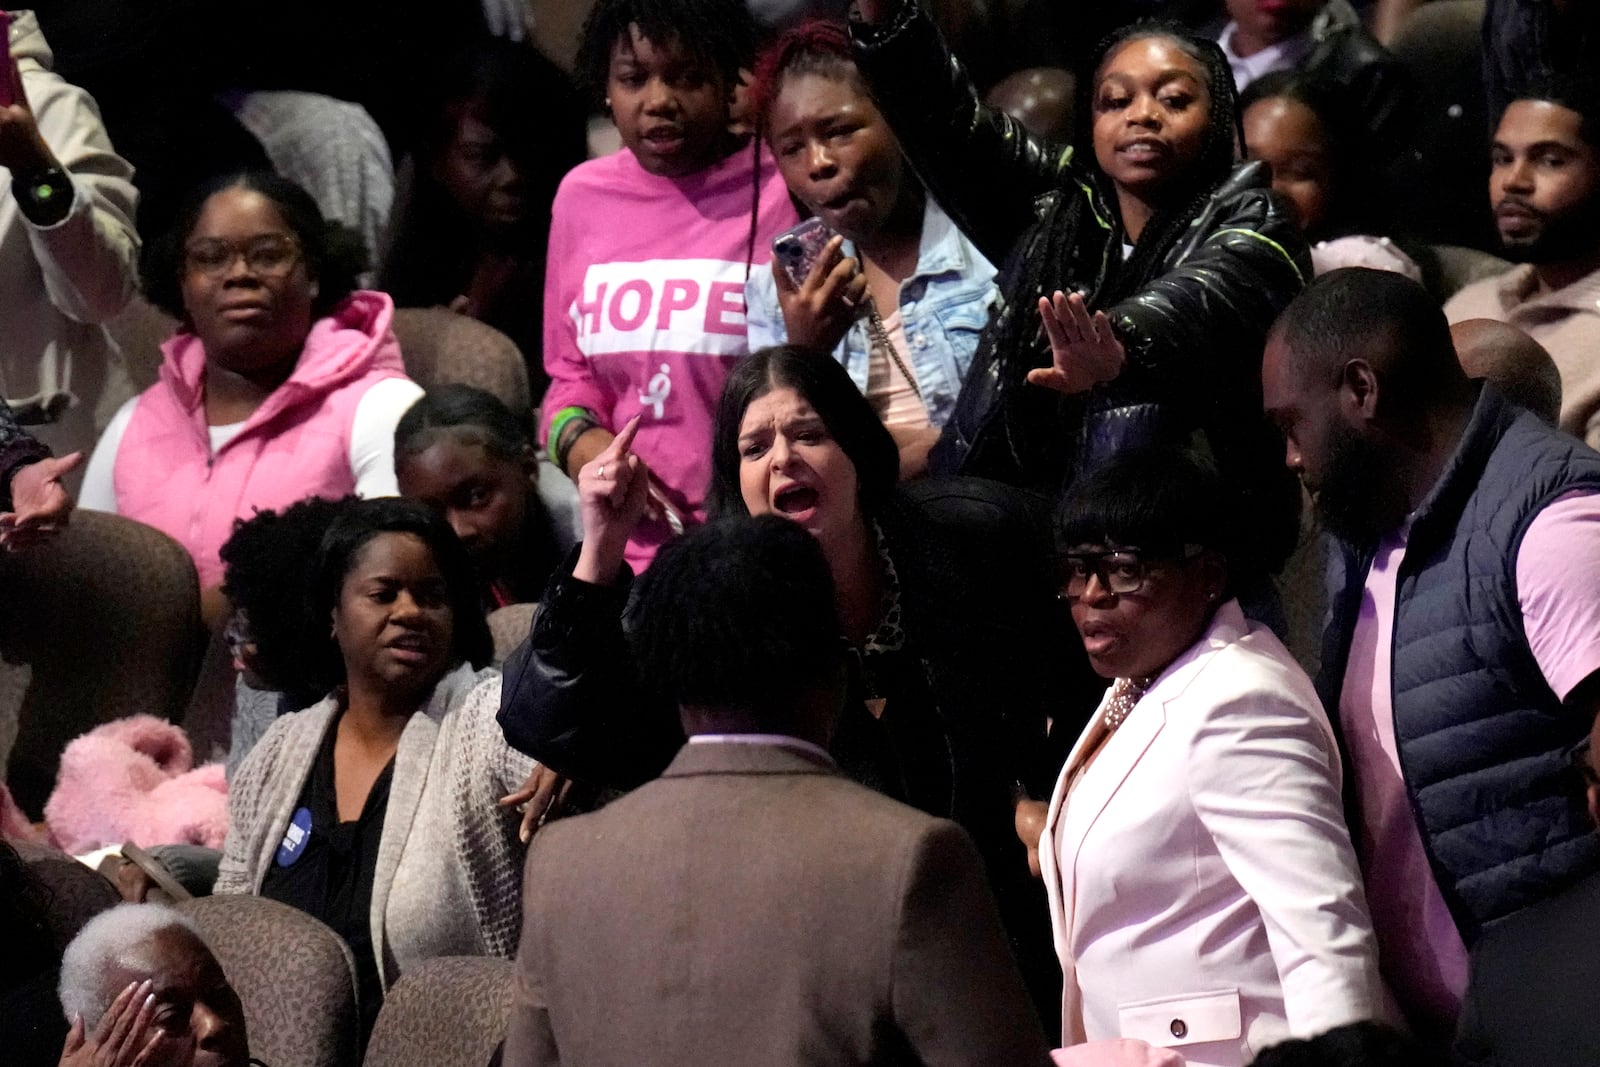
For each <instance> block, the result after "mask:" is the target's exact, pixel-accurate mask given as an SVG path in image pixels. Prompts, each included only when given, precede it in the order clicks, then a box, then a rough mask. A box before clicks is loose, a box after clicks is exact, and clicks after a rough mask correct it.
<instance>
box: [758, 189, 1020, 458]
mask: <svg viewBox="0 0 1600 1067" xmlns="http://www.w3.org/2000/svg"><path fill="white" fill-rule="evenodd" d="M844 254H845V255H847V256H853V255H855V254H856V253H855V248H854V246H853V245H852V244H851V243H850V242H848V241H847V242H845V248H844ZM994 275H995V269H994V265H993V264H992V263H990V262H989V261H988V260H987V259H985V258H984V256H983V253H981V252H979V251H978V250H977V248H976V247H974V246H973V244H972V242H971V241H969V240H967V238H966V235H965V234H963V233H962V232H961V231H960V230H958V229H957V228H956V226H955V223H953V222H951V221H950V216H948V215H946V214H945V213H944V210H943V209H942V208H940V207H939V205H938V204H937V203H935V202H934V199H933V197H931V196H930V197H928V202H927V207H926V208H925V209H924V210H923V214H922V244H921V246H920V247H919V249H918V251H917V267H916V270H914V271H912V273H911V276H910V277H909V278H907V279H906V280H905V281H904V282H903V283H902V284H901V286H900V319H901V322H902V323H903V324H904V326H905V334H906V345H907V346H908V347H909V348H910V350H911V365H912V369H913V371H914V372H915V374H916V376H917V388H918V389H920V390H921V391H922V399H923V403H924V404H926V405H927V408H928V419H929V421H930V422H931V423H932V424H933V425H934V426H935V427H942V426H943V425H944V424H945V420H946V419H948V418H949V417H950V415H951V413H952V412H953V411H954V410H955V404H956V394H957V393H959V392H960V391H961V383H962V381H963V380H964V379H965V378H966V376H967V370H968V369H969V368H970V367H971V366H972V354H973V352H974V350H976V349H977V347H978V337H979V335H980V334H982V333H983V328H984V326H985V325H987V324H988V321H989V305H990V304H991V303H993V301H994V298H995V291H996V290H995V284H994ZM744 297H745V304H746V313H745V314H746V334H747V336H748V338H749V343H750V350H751V351H752V352H753V351H755V350H756V349H758V348H765V347H766V346H768V345H779V344H783V343H784V341H786V340H787V338H788V331H787V330H786V328H785V327H784V322H783V310H782V309H781V308H780V307H779V305H778V286H777V283H776V282H774V281H773V280H772V271H771V270H770V269H766V268H763V269H759V270H754V271H752V272H751V273H750V280H749V281H747V282H746V283H745V287H744ZM869 343H870V342H869V338H868V336H867V320H866V319H865V318H861V319H858V320H857V321H856V322H855V324H854V325H852V326H851V327H850V332H849V333H847V334H845V338H844V340H843V341H840V342H839V347H838V348H836V349H834V353H833V354H834V358H835V359H837V360H838V361H839V362H840V363H842V364H844V369H845V370H847V371H849V372H850V377H851V378H852V379H853V380H854V381H855V383H856V387H857V388H858V389H860V390H861V391H862V392H866V389H867V356H868V352H869V351H870V348H869Z"/></svg>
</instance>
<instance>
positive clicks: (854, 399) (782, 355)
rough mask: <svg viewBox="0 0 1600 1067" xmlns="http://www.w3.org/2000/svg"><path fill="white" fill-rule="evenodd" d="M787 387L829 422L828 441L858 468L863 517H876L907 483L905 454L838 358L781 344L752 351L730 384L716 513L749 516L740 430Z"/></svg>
mask: <svg viewBox="0 0 1600 1067" xmlns="http://www.w3.org/2000/svg"><path fill="white" fill-rule="evenodd" d="M785 388H787V389H793V390H794V391H795V392H797V393H799V394H800V395H801V396H803V397H805V399H806V402H807V403H808V404H810V405H811V407H812V410H814V411H815V412H816V413H817V416H818V417H819V418H821V419H822V424H823V425H824V426H826V427H827V428H828V435H829V436H830V437H832V438H833V439H834V440H835V441H837V442H838V444H839V448H840V449H841V450H842V451H843V452H844V454H845V455H846V456H848V457H849V459H850V462H851V463H852V464H853V465H854V466H855V469H856V493H857V499H858V500H859V501H860V503H861V510H862V512H863V513H865V514H867V515H872V514H875V513H876V512H877V511H878V509H879V508H880V507H881V506H882V505H883V503H884V501H885V500H887V499H888V497H889V494H890V492H891V491H892V490H893V489H894V485H895V482H896V481H897V480H898V479H899V477H900V451H899V449H898V448H897V447H896V446H895V443H894V438H893V437H891V436H889V431H888V430H886V429H884V427H883V423H882V422H881V421H879V419H878V416H877V415H876V414H874V413H873V410H872V405H870V404H868V403H867V399H866V397H864V396H862V395H861V390H860V389H858V388H856V383H855V382H853V381H852V380H851V379H850V375H849V373H848V372H847V371H846V370H845V369H844V368H843V367H841V366H840V365H839V364H838V363H837V362H836V361H835V360H834V358H833V356H832V355H831V354H830V353H827V352H822V351H819V350H817V349H814V348H806V347H803V346H801V345H776V346H774V347H772V348H763V349H761V350H760V351H758V352H755V353H752V354H751V355H750V356H749V357H747V358H746V359H744V360H742V361H741V362H740V363H739V364H738V366H736V367H734V369H733V373H731V374H729V375H728V379H727V381H725V382H724V383H723V386H722V398H721V400H720V401H718V403H717V421H716V425H715V429H713V431H712V437H711V489H710V492H709V493H708V494H707V496H708V498H709V507H710V510H711V512H712V514H714V515H743V514H746V513H747V511H748V509H747V508H746V507H745V503H744V495H743V494H742V493H741V492H740V491H739V424H740V423H742V422H744V413H745V411H746V410H747V409H748V408H749V407H750V405H751V404H752V403H753V402H755V401H756V400H757V399H758V398H760V397H763V396H766V395H767V394H768V393H770V392H772V391H773V390H774V389H785Z"/></svg>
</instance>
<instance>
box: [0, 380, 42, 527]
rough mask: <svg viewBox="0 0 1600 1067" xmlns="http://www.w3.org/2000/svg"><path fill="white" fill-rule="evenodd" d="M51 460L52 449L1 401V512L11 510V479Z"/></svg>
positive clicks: (9, 406) (8, 405)
mask: <svg viewBox="0 0 1600 1067" xmlns="http://www.w3.org/2000/svg"><path fill="white" fill-rule="evenodd" d="M49 458H50V449H49V448H48V447H46V446H45V445H44V444H42V443H41V442H39V441H38V440H36V439H35V438H34V437H33V436H32V435H30V434H29V433H28V432H27V431H26V430H24V429H23V428H22V427H21V425H19V424H18V423H17V417H16V415H15V413H13V412H12V410H11V405H10V404H7V403H6V402H5V400H4V399H0V511H10V510H11V478H12V476H13V475H15V474H16V473H17V471H18V470H20V469H21V468H23V467H26V466H27V465H28V464H30V463H37V462H39V461H40V460H41V459H49Z"/></svg>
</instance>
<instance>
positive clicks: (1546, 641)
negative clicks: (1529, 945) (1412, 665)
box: [1339, 492, 1600, 1033]
mask: <svg viewBox="0 0 1600 1067" xmlns="http://www.w3.org/2000/svg"><path fill="white" fill-rule="evenodd" d="M1409 533H1410V524H1409V523H1408V524H1407V525H1406V526H1405V527H1403V528H1402V529H1401V530H1400V531H1399V532H1398V533H1396V534H1394V535H1392V536H1391V537H1389V538H1386V539H1384V540H1383V541H1382V542H1380V543H1379V545H1378V550H1377V554H1376V555H1375V556H1374V557H1373V561H1372V567H1371V569H1370V570H1369V571H1368V572H1367V582H1366V588H1365V590H1364V591H1363V593H1362V597H1361V612H1360V616H1359V617H1358V619H1357V622H1356V628H1355V632H1354V634H1353V635H1352V637H1351V641H1350V656H1349V661H1348V665H1347V666H1346V669H1345V675H1344V688H1343V690H1342V691H1341V693H1340V696H1339V720H1340V724H1341V725H1342V727H1343V732H1344V738H1345V744H1346V746H1347V748H1348V749H1349V753H1350V762H1351V766H1352V770H1353V772H1354V776H1355V783H1356V788H1357V789H1358V790H1359V795H1360V800H1361V826H1360V827H1359V832H1358V833H1357V835H1356V848H1357V851H1358V852H1359V854H1360V857H1361V868H1362V871H1363V872H1364V874H1365V877H1366V883H1367V902H1368V905H1369V906H1370V907H1371V910H1372V923H1373V928H1374V929H1375V930H1376V932H1377V935H1378V947H1379V952H1380V954H1381V955H1382V957H1383V969H1384V973H1385V976H1386V977H1387V978H1388V979H1389V981H1390V983H1391V984H1392V985H1393V987H1394V990H1395V993H1396V994H1397V996H1398V997H1399V999H1400V1001H1401V1003H1402V1004H1403V1005H1404V1006H1405V1008H1406V1010H1407V1011H1408V1012H1409V1013H1411V1014H1412V1015H1413V1016H1414V1019H1413V1021H1414V1022H1415V1023H1417V1024H1419V1025H1421V1026H1423V1027H1425V1028H1427V1029H1430V1030H1434V1031H1436V1032H1444V1033H1449V1032H1451V1030H1453V1028H1454V1026H1455V1019H1456V1016H1457V1015H1458V1014H1459V1012H1460V1010H1461V998H1462V996H1463V995H1464V994H1465V992H1466V988H1467V949H1466V946H1465V945H1464V944H1463V943H1462V940H1461V934H1460V932H1459V931H1458V930H1457V929H1456V925H1455V920H1454V919H1452V918H1451V916H1450V911H1449V908H1448V907H1446V905H1445V902H1444V896H1443V894H1441V893H1440V891H1439V885H1438V883H1437V882H1436V881H1435V880H1434V877H1433V871H1432V869H1431V868H1430V867H1429V865H1428V859H1427V854H1426V852H1425V851H1424V849H1423V845H1422V837H1421V834H1420V832H1419V830H1418V827H1417V822H1416V818H1415V816H1414V815H1413V814H1412V810H1411V801H1410V797H1409V795H1408V794H1407V792H1406V786H1405V780H1404V778H1403V777H1402V775H1401V771H1400V753H1399V745H1398V744H1397V743H1396V741H1395V732H1394V704H1393V689H1392V686H1391V673H1390V667H1391V664H1390V658H1389V657H1390V653H1391V651H1392V650H1393V647H1394V642H1393V636H1394V611H1395V590H1396V579H1397V577H1398V574H1399V570H1400V563H1401V561H1402V560H1403V559H1404V558H1405V549H1406V538H1407V536H1408V535H1409ZM1596 589H1600V494H1594V493H1588V492H1575V493H1568V494H1566V495H1565V496H1563V497H1561V498H1560V499H1558V500H1556V501H1555V502H1554V503H1552V504H1550V505H1549V506H1548V507H1546V508H1545V509H1544V510H1543V511H1542V512H1540V513H1539V514H1538V515H1537V516H1536V517H1535V518H1534V520H1533V522H1532V523H1530V524H1529V526H1528V531H1527V533H1526V534H1525V535H1524V536H1523V539H1522V545H1521V546H1520V547H1519V548H1518V550H1517V602H1518V604H1519V605H1520V607H1521V609H1522V623H1523V629H1524V631H1525V632H1526V634H1527V637H1528V647H1529V649H1530V650H1531V651H1532V652H1533V656H1534V659H1535V660H1536V661H1537V662H1538V664H1539V670H1540V671H1541V673H1543V674H1544V677H1545V681H1546V682H1547V683H1549V685H1550V688H1551V689H1552V690H1554V691H1555V693H1556V695H1557V696H1559V697H1561V698H1562V699H1565V698H1566V696H1567V694H1568V693H1570V692H1571V691H1572V690H1573V689H1574V688H1575V687H1576V686H1577V684H1578V683H1579V682H1581V681H1583V680H1584V679H1585V678H1587V677H1588V676H1589V675H1590V674H1591V673H1593V672H1594V671H1595V670H1597V669H1600V597H1596V596H1594V595H1593V591H1594V590H1596Z"/></svg>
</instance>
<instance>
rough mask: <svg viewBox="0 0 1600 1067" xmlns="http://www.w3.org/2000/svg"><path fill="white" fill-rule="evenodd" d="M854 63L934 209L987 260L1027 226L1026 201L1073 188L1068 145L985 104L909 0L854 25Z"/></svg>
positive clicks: (1029, 205) (997, 258) (995, 258)
mask: <svg viewBox="0 0 1600 1067" xmlns="http://www.w3.org/2000/svg"><path fill="white" fill-rule="evenodd" d="M850 33H851V37H852V39H853V41H854V44H855V54H856V65H857V67H858V68H859V69H860V70H861V73H862V74H863V75H864V76H865V77H866V79H867V83H868V84H869V85H870V86H871V87H872V95H873V97H874V99H875V100H876V101H877V103H878V107H879V108H880V109H881V110H882V111H883V114H884V117H885V118H887V119H888V120H889V126H890V127H891V128H892V129H893V130H894V133H895V136H896V137H897V138H899V140H900V147H901V149H902V151H904V152H905V155H906V158H907V159H908V160H910V162H911V166H912V168H913V169H914V170H916V172H917V176H918V177H919V178H921V179H922V182H923V184H924V185H926V186H927V187H928V191H929V192H930V193H931V194H932V195H933V198H934V199H935V200H937V201H938V202H939V206H940V207H942V208H944V210H945V212H946V213H947V214H948V215H949V216H950V218H951V219H952V220H954V222H955V224H956V225H957V226H958V227H960V229H961V231H962V232H963V233H965V234H966V235H967V236H968V237H969V238H971V239H972V242H973V243H974V244H976V245H977V246H978V249H979V250H980V251H981V252H982V253H983V254H984V255H985V256H987V257H988V258H989V260H990V261H991V262H994V263H999V262H1001V261H1002V260H1003V259H1004V258H1005V257H1006V255H1007V254H1008V253H1009V252H1010V251H1011V246H1012V245H1013V244H1014V243H1015V242H1016V240H1017V238H1018V237H1020V236H1021V235H1022V233H1023V232H1024V231H1025V230H1026V229H1027V228H1028V226H1029V225H1031V224H1032V222H1033V221H1034V199H1035V198H1036V197H1038V196H1041V195H1043V194H1045V193H1048V192H1051V191H1053V190H1055V189H1057V188H1059V187H1060V186H1061V185H1063V184H1072V183H1074V182H1075V181H1076V177H1077V176H1076V171H1075V170H1074V168H1073V165H1072V149H1071V147H1070V146H1066V145H1059V144H1052V143H1050V142H1048V141H1043V140H1040V139H1039V138H1036V137H1034V136H1032V135H1031V134H1029V133H1028V132H1027V130H1025V129H1023V127H1022V125H1021V124H1020V123H1018V122H1017V121H1016V120H1015V119H1013V118H1011V117H1010V116H1009V115H1007V114H1005V113H1004V112H1001V111H997V110H994V109H992V108H989V107H987V106H985V105H984V103H983V101H982V99H981V98H980V97H979V96H978V91H977V89H976V88H975V87H974V86H973V84H972V80H971V78H969V77H968V76H967V71H966V68H965V67H963V66H962V64H961V61H960V60H958V59H956V58H955V57H954V56H953V55H951V54H950V49H949V48H948V47H947V46H946V45H945V42H944V40H943V38H941V37H940V35H939V30H938V28H937V27H936V26H935V25H934V24H933V22H932V20H930V19H929V18H928V17H927V15H926V14H924V13H923V11H922V9H921V7H920V5H919V4H918V3H917V2H916V0H903V2H902V3H901V6H900V10H899V11H898V12H897V13H896V15H895V17H894V18H892V19H890V20H889V21H888V22H887V23H883V24H881V25H873V26H868V25H865V24H863V23H859V22H853V23H852V24H851V27H850Z"/></svg>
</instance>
